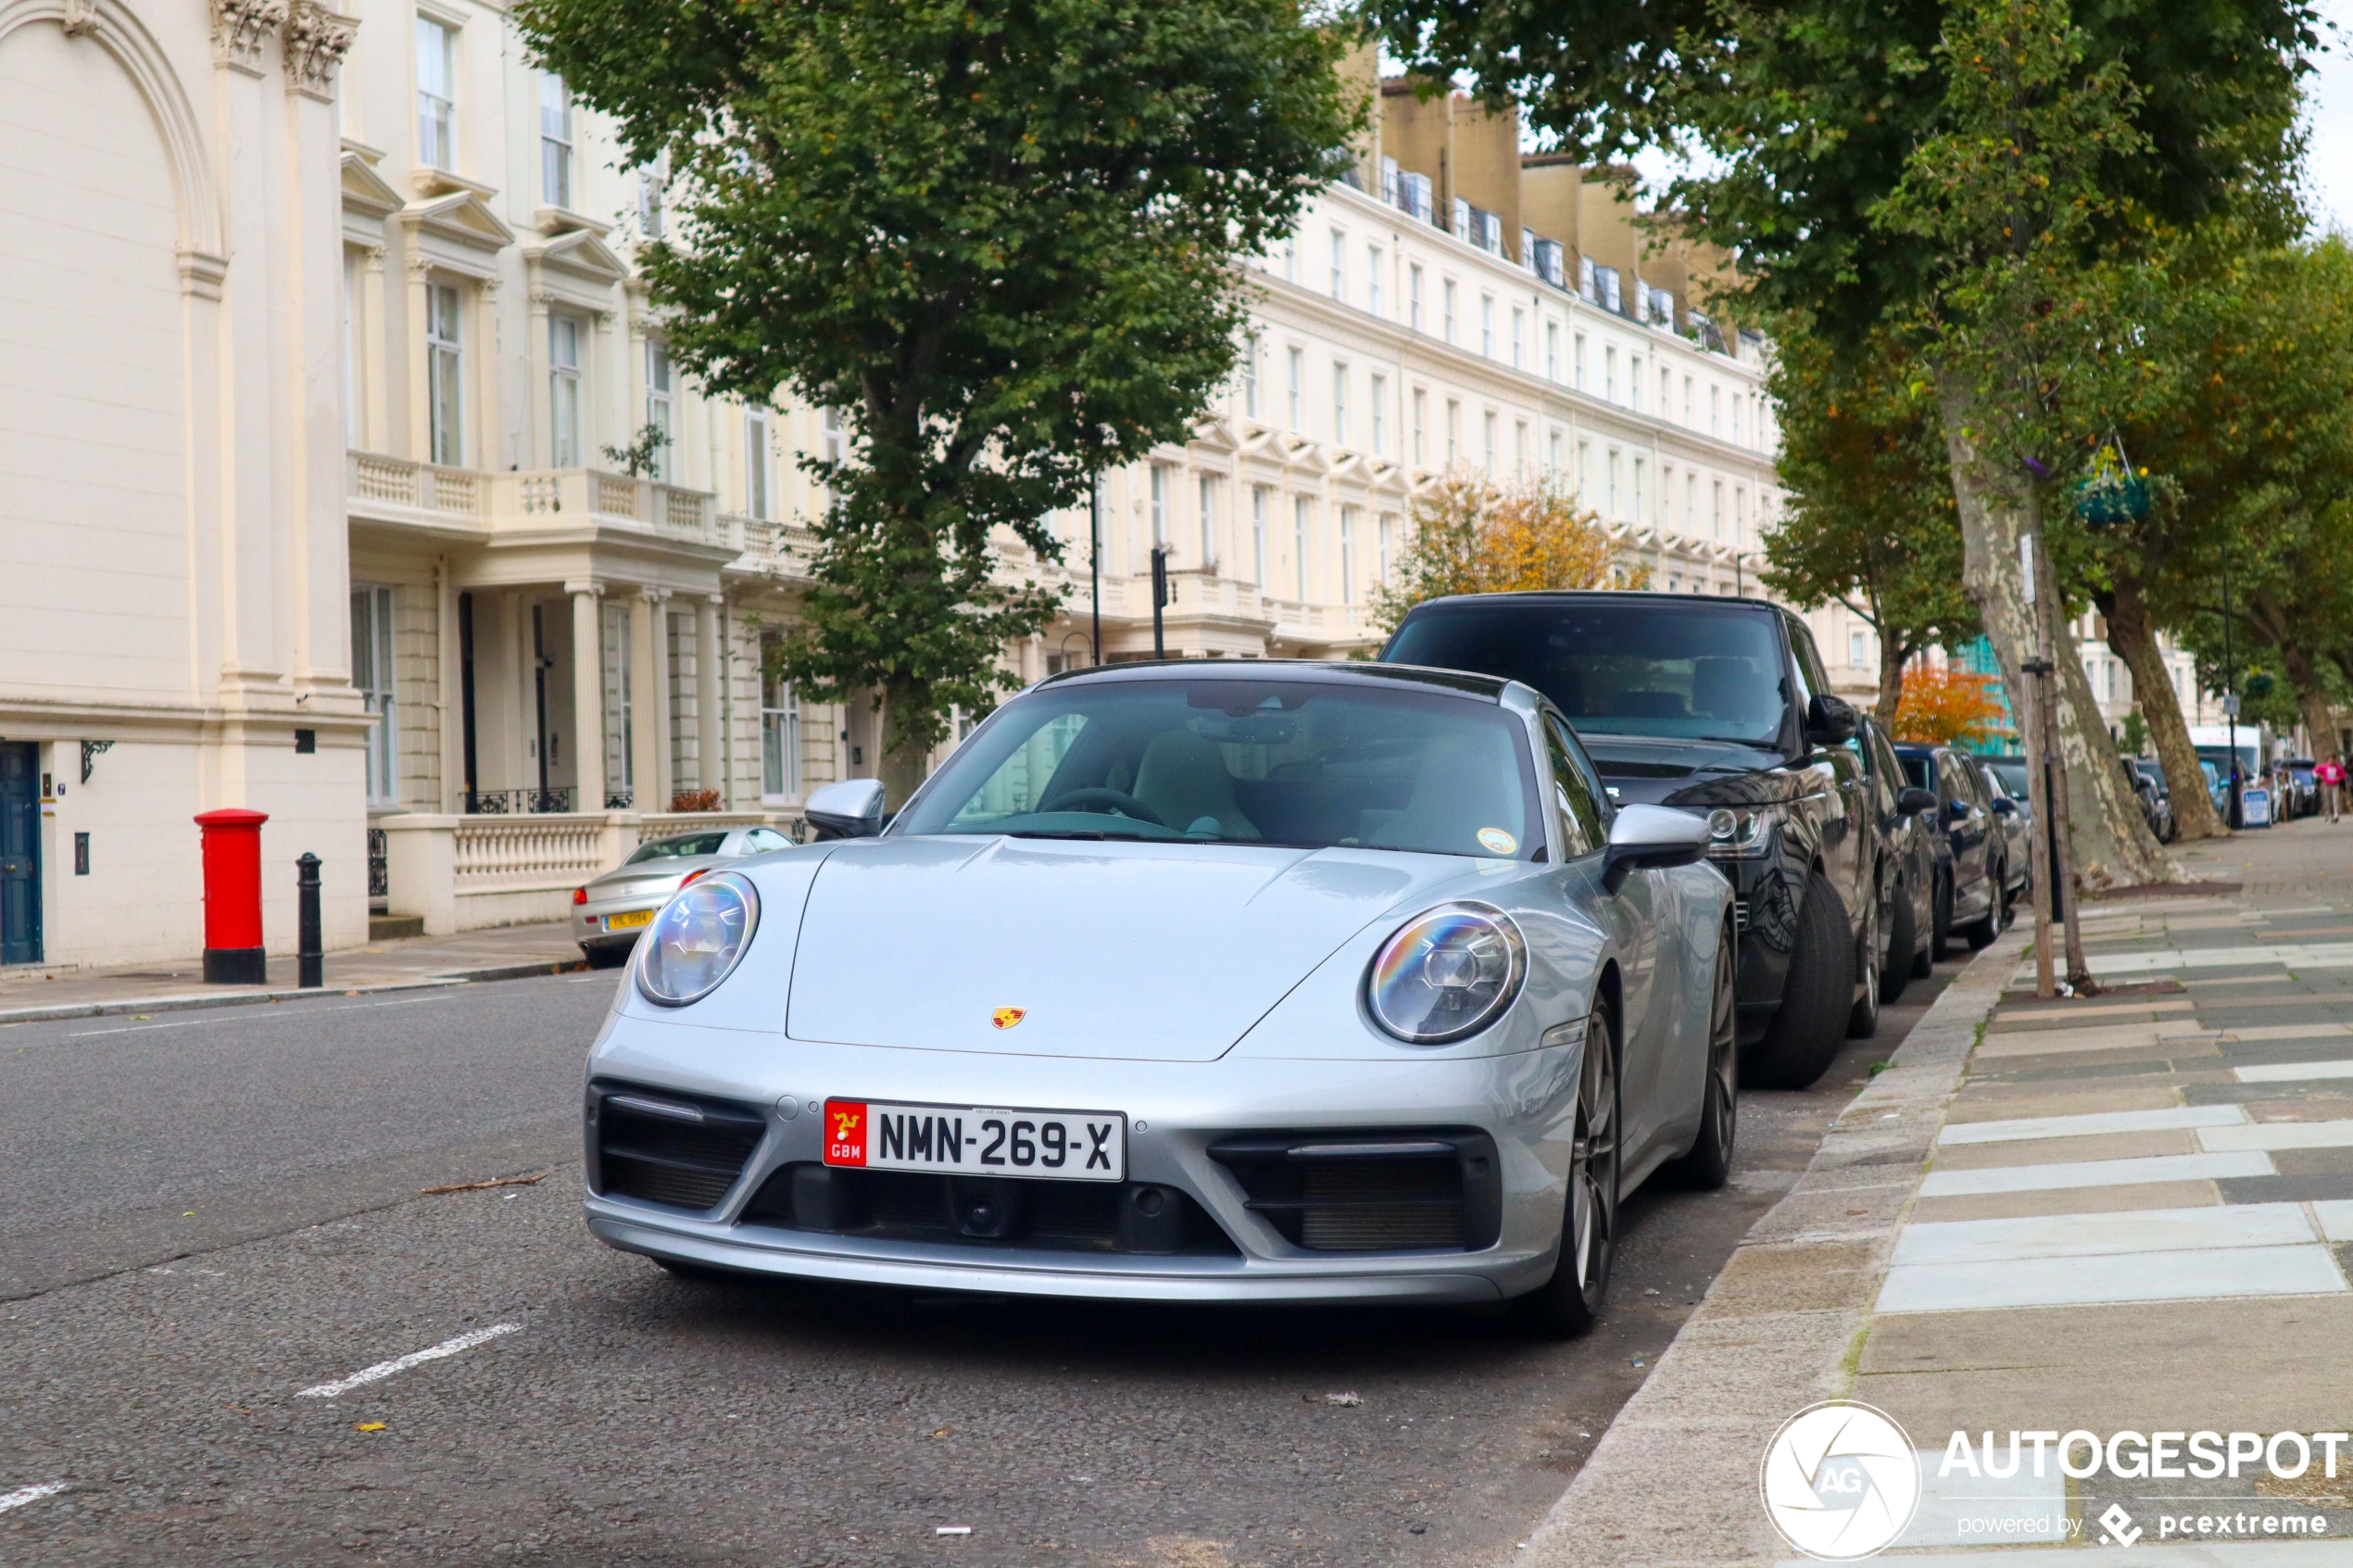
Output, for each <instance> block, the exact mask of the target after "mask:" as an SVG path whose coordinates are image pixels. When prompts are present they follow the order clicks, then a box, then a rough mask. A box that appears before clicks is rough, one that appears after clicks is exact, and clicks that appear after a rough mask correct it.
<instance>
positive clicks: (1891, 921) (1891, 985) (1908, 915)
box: [1879, 881, 1920, 1002]
mask: <svg viewBox="0 0 2353 1568" xmlns="http://www.w3.org/2000/svg"><path fill="white" fill-rule="evenodd" d="M1919 946H1920V922H1919V916H1917V915H1915V914H1913V913H1912V890H1911V889H1910V888H1909V887H1906V885H1905V884H1903V883H1902V882H1900V881H1899V882H1897V883H1896V884H1895V904H1894V909H1893V910H1891V911H1890V913H1889V915H1888V920H1887V958H1886V960H1885V961H1884V962H1882V963H1881V965H1880V971H1879V999H1880V1000H1881V1001H1882V1002H1892V1001H1894V1000H1895V999H1896V998H1897V997H1901V996H1902V995H1903V994H1904V987H1905V986H1906V985H1910V984H1911V983H1912V972H1913V966H1914V964H1915V963H1916V962H1917V960H1919Z"/></svg>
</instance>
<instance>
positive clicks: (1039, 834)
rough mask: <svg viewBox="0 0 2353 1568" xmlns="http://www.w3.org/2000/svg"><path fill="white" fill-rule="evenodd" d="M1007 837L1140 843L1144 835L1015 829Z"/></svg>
mask: <svg viewBox="0 0 2353 1568" xmlns="http://www.w3.org/2000/svg"><path fill="white" fill-rule="evenodd" d="M1005 836H1006V837H1007V838H1080V839H1087V840H1090V841H1092V842H1096V843H1101V841H1103V840H1105V839H1111V838H1116V839H1120V840H1123V841H1134V842H1138V843H1140V842H1142V840H1143V836H1144V835H1143V834H1140V833H1102V832H1099V831H1097V830H1095V829H1092V828H1015V829H1013V831H1012V832H1010V833H1008V834H1005Z"/></svg>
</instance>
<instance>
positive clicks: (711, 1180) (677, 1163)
mask: <svg viewBox="0 0 2353 1568" xmlns="http://www.w3.org/2000/svg"><path fill="white" fill-rule="evenodd" d="M591 1099H592V1104H593V1106H594V1112H593V1113H594V1116H595V1123H594V1147H595V1149H596V1157H597V1165H596V1171H595V1173H594V1176H595V1182H596V1185H597V1190H598V1192H600V1193H603V1194H605V1195H606V1196H608V1197H613V1198H639V1199H642V1200H643V1201H645V1202H648V1203H661V1204H665V1205H668V1206H669V1207H671V1208H673V1209H692V1210H697V1211H698V1212H700V1211H704V1210H711V1209H716V1208H717V1207H719V1205H720V1203H721V1201H722V1200H723V1199H724V1198H726V1196H727V1192H728V1189H729V1188H731V1187H733V1186H734V1185H736V1181H737V1179H738V1178H740V1177H741V1176H742V1175H743V1173H744V1164H745V1162H746V1161H747V1160H749V1159H750V1158H751V1153H752V1150H753V1149H755V1148H759V1147H760V1140H761V1135H763V1134H765V1133H766V1132H767V1130H768V1124H767V1123H766V1122H765V1121H764V1120H763V1119H762V1118H761V1116H760V1115H759V1113H757V1112H756V1111H752V1110H747V1109H745V1108H744V1107H741V1106H734V1105H728V1104H726V1103H724V1102H723V1101H717V1100H706V1099H697V1098H688V1097H686V1096H683V1095H674V1094H671V1093H668V1092H667V1091H657V1090H650V1089H649V1090H637V1089H632V1088H629V1087H627V1086H625V1085H612V1084H607V1085H598V1087H597V1088H596V1089H595V1090H593V1091H592V1092H591Z"/></svg>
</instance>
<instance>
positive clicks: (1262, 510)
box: [1250, 484, 1266, 588]
mask: <svg viewBox="0 0 2353 1568" xmlns="http://www.w3.org/2000/svg"><path fill="white" fill-rule="evenodd" d="M1250 580H1251V581H1252V583H1257V584H1258V585H1259V586H1260V587H1261V588H1264V587H1265V586H1266V487H1265V485H1263V484H1253V485H1252V486H1251V487H1250Z"/></svg>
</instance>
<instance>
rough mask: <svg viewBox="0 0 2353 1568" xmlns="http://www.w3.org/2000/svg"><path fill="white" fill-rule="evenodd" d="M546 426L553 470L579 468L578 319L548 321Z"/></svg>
mask: <svg viewBox="0 0 2353 1568" xmlns="http://www.w3.org/2000/svg"><path fill="white" fill-rule="evenodd" d="M547 426H548V449H549V458H550V462H551V464H552V466H553V467H556V468H560V469H576V468H578V467H579V466H580V319H579V318H578V317H576V316H550V317H548V318H547Z"/></svg>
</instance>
